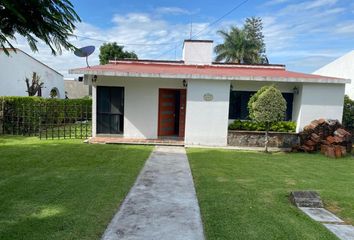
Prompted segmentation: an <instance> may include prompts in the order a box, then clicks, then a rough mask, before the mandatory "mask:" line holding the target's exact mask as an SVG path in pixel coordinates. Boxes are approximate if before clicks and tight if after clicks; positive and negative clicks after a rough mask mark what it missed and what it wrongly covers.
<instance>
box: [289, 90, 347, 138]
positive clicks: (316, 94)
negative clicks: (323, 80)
mask: <svg viewBox="0 0 354 240" xmlns="http://www.w3.org/2000/svg"><path fill="white" fill-rule="evenodd" d="M344 90H345V85H344V84H310V83H308V84H303V85H302V87H301V89H300V92H299V95H298V99H297V100H296V101H297V106H298V103H300V107H299V109H298V111H297V129H296V130H297V132H299V131H301V130H302V129H303V127H304V126H306V125H307V124H309V123H310V122H311V121H312V120H315V119H319V118H325V119H338V120H339V121H342V116H343V102H344Z"/></svg>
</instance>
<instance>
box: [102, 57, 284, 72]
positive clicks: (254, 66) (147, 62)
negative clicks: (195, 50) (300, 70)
mask: <svg viewBox="0 0 354 240" xmlns="http://www.w3.org/2000/svg"><path fill="white" fill-rule="evenodd" d="M117 64H136V65H154V66H166V65H168V66H183V67H195V68H250V69H269V70H271V69H277V70H279V69H280V70H285V65H282V64H240V63H222V62H213V63H212V64H185V63H184V61H173V60H150V59H139V60H138V59H121V60H110V61H109V63H108V64H105V65H117ZM105 65H99V66H105Z"/></svg>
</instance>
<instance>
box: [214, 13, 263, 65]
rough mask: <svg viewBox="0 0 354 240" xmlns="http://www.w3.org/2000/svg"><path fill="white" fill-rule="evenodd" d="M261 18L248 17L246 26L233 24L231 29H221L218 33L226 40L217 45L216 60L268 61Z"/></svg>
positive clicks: (247, 62)
mask: <svg viewBox="0 0 354 240" xmlns="http://www.w3.org/2000/svg"><path fill="white" fill-rule="evenodd" d="M262 30H263V24H262V19H261V18H256V17H252V18H247V19H246V21H245V23H244V26H243V27H242V28H238V27H237V26H232V27H231V29H230V30H229V31H224V30H220V31H218V34H219V35H221V37H222V38H223V39H224V42H223V43H221V44H219V45H217V46H216V47H215V49H214V50H215V53H216V54H217V56H216V59H215V60H216V61H225V62H233V63H246V64H263V63H268V59H267V56H266V55H265V51H266V48H265V43H264V36H263V33H262Z"/></svg>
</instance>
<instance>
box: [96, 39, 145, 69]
mask: <svg viewBox="0 0 354 240" xmlns="http://www.w3.org/2000/svg"><path fill="white" fill-rule="evenodd" d="M123 48H124V47H123V46H119V45H118V44H117V43H116V42H113V43H104V44H103V45H102V46H101V47H100V55H99V58H100V64H106V63H108V62H109V60H115V59H125V58H130V59H138V56H137V55H136V54H135V52H129V51H124V50H123Z"/></svg>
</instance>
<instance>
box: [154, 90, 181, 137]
mask: <svg viewBox="0 0 354 240" xmlns="http://www.w3.org/2000/svg"><path fill="white" fill-rule="evenodd" d="M185 112H186V90H185V89H159V119H158V121H159V123H158V136H178V137H184V127H185Z"/></svg>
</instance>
